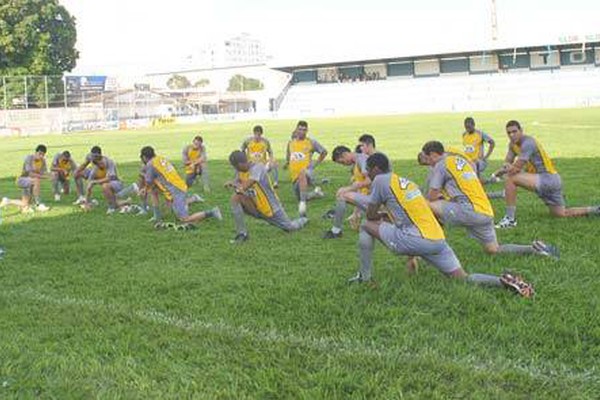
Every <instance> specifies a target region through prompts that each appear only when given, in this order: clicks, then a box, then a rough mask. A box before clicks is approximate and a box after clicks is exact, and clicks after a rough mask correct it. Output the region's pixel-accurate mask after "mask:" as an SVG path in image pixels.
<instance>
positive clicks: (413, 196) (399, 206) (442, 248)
mask: <svg viewBox="0 0 600 400" xmlns="http://www.w3.org/2000/svg"><path fill="white" fill-rule="evenodd" d="M367 168H368V171H369V176H370V178H371V181H372V183H371V201H370V202H369V205H368V207H367V222H366V223H364V224H363V226H362V228H361V231H360V235H359V254H360V269H359V272H358V274H357V275H356V276H355V277H353V278H351V279H350V281H351V282H369V283H370V284H371V285H373V281H372V280H371V274H372V269H373V248H374V239H378V240H379V241H381V242H382V243H383V244H384V245H385V246H386V247H388V248H389V249H390V250H391V251H392V252H394V253H396V254H398V255H406V256H408V257H409V262H408V267H409V271H412V272H414V271H415V270H416V263H417V261H416V257H422V258H424V259H425V260H427V261H428V262H429V263H431V264H433V265H434V266H435V267H436V268H437V269H438V270H439V271H440V272H442V273H444V274H445V275H446V276H449V277H452V278H457V279H465V280H467V281H469V282H474V283H477V284H483V285H490V286H498V287H502V286H505V287H507V288H509V289H511V290H513V291H515V292H517V293H518V294H520V295H522V296H525V297H530V296H532V295H533V287H532V286H531V285H530V284H528V283H526V282H524V281H523V280H522V279H520V278H519V277H518V276H515V275H512V274H504V275H502V276H494V275H487V274H467V273H466V272H465V271H464V270H463V268H462V266H461V264H460V262H459V261H458V258H457V257H456V255H455V254H454V251H453V250H452V249H451V248H450V246H449V245H448V243H446V239H445V235H444V232H443V230H442V228H441V226H440V225H439V223H438V222H437V220H436V218H435V216H434V215H433V212H432V211H431V209H430V208H429V206H428V205H427V201H426V200H425V198H424V197H423V195H422V194H421V191H420V190H419V187H418V186H417V185H415V184H414V183H413V182H411V181H409V180H408V179H405V178H402V177H400V176H398V175H396V174H394V173H393V172H392V171H391V170H390V165H389V161H388V159H387V157H386V156H385V155H383V154H381V153H377V154H374V155H372V156H370V157H369V159H368V160H367ZM381 206H384V207H385V209H386V210H387V215H388V216H389V218H390V219H391V222H387V221H384V219H382V215H381V214H380V212H379V209H380V207H381Z"/></svg>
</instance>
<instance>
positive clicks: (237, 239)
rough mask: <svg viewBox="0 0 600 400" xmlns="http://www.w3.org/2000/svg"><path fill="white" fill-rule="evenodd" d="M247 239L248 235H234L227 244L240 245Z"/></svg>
mask: <svg viewBox="0 0 600 400" xmlns="http://www.w3.org/2000/svg"><path fill="white" fill-rule="evenodd" d="M248 239H249V237H248V234H247V233H244V232H242V233H238V234H237V235H235V237H234V238H233V239H231V240H230V241H229V243H231V244H242V243H244V242H247V241H248Z"/></svg>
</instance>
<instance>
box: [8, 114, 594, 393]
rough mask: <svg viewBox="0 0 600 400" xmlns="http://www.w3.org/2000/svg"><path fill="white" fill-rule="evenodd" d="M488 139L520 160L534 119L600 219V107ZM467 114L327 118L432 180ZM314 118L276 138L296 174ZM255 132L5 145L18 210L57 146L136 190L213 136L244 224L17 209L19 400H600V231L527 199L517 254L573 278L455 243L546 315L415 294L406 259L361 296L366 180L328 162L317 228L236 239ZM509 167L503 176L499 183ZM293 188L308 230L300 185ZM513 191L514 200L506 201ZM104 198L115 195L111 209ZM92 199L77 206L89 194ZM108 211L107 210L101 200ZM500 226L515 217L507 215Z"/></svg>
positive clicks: (499, 303)
mask: <svg viewBox="0 0 600 400" xmlns="http://www.w3.org/2000/svg"><path fill="white" fill-rule="evenodd" d="M474 117H475V119H476V120H477V123H478V126H479V127H481V128H483V129H484V130H486V131H487V132H488V133H490V134H492V135H493V136H494V137H495V139H496V141H497V143H498V148H497V151H496V153H495V154H494V157H493V158H494V161H493V162H492V167H496V166H498V165H499V164H500V160H501V159H502V158H503V157H504V155H505V149H506V143H507V140H506V135H505V134H504V129H503V126H504V123H505V122H506V121H507V120H508V119H513V118H515V119H518V120H520V121H521V122H522V123H523V125H524V127H525V130H526V132H528V133H530V134H533V135H535V136H536V137H537V138H539V139H540V140H541V142H542V143H543V144H544V145H545V147H546V150H547V151H548V152H549V153H550V155H551V156H553V157H554V159H555V161H556V162H557V166H558V169H559V171H560V172H561V174H562V177H563V181H564V187H565V194H566V196H567V201H568V203H569V204H571V205H586V204H600V184H599V183H600V179H599V176H600V162H599V157H600V151H599V150H598V149H599V148H600V135H599V133H600V110H598V109H585V110H547V111H519V112H498V113H478V114H476V115H474ZM463 118H464V115H459V114H442V115H439V114H436V115H418V116H402V117H368V118H367V117H364V118H344V119H328V120H309V123H310V128H311V132H312V134H313V135H314V137H315V138H316V139H318V140H319V141H320V142H321V143H322V144H323V145H325V146H326V147H327V148H328V149H330V150H331V149H332V148H333V146H334V145H336V144H347V145H351V144H355V143H356V138H357V137H358V135H359V134H360V133H363V132H370V133H372V134H374V135H375V137H376V138H377V141H378V143H377V144H378V148H379V149H380V150H381V151H383V152H385V153H387V154H388V155H389V156H390V157H391V158H393V160H394V166H395V169H396V171H397V172H399V173H401V174H402V175H405V176H407V177H409V178H411V179H413V180H415V181H416V182H419V183H421V182H422V181H423V179H424V177H425V172H426V171H425V170H424V169H423V168H421V167H418V166H417V165H416V162H415V158H416V153H417V151H418V150H419V148H420V146H421V145H422V144H423V143H424V142H425V141H426V140H429V139H434V138H437V139H440V140H442V141H444V142H446V143H455V144H458V143H459V141H460V133H461V132H462V129H461V128H462V119H463ZM294 124H295V121H266V122H265V123H264V126H265V130H266V137H268V138H269V139H270V140H271V142H272V144H273V147H274V149H275V151H276V155H277V156H279V157H280V158H281V156H282V155H283V148H284V144H285V142H286V140H287V138H288V137H289V134H290V132H291V130H292V129H293V127H294ZM251 127H252V123H243V124H242V123H228V124H204V125H200V126H173V127H168V128H161V129H152V130H146V131H138V132H110V133H89V134H74V135H68V136H67V135H63V136H58V135H57V136H46V137H35V138H19V139H2V140H0V156H1V162H0V195H8V196H10V197H17V196H18V195H19V191H18V189H17V188H16V186H15V185H14V177H15V174H16V173H17V172H18V171H19V169H20V167H21V162H22V158H23V157H24V156H25V155H26V154H28V153H31V152H32V151H33V149H34V147H35V145H37V144H38V143H41V142H43V143H46V144H47V145H48V146H49V149H50V150H49V154H48V155H49V157H51V156H53V155H54V154H55V153H56V152H58V151H60V150H63V149H65V148H68V149H70V150H71V152H72V153H73V154H74V156H75V158H76V159H77V160H81V159H82V158H83V156H84V154H85V153H86V152H87V151H88V149H89V148H90V146H91V145H94V144H99V145H101V146H102V147H103V150H104V153H105V154H107V155H109V156H110V157H112V158H113V159H114V160H116V161H117V163H118V166H119V171H120V174H121V176H122V178H123V179H124V181H127V182H129V181H132V180H133V179H134V177H135V176H136V173H137V170H138V167H139V164H138V163H139V161H138V160H139V159H138V156H139V149H140V147H141V146H143V145H146V144H152V145H154V146H155V148H156V149H157V151H158V152H159V153H160V154H163V155H166V156H168V157H170V158H171V159H172V160H174V161H177V162H179V157H180V155H179V154H180V151H181V148H182V147H183V145H185V144H186V143H188V142H189V141H190V140H191V138H192V137H193V136H194V135H195V134H196V133H197V132H202V134H203V135H204V137H205V140H206V141H207V143H208V151H209V157H211V161H210V169H211V175H212V182H213V184H212V186H213V188H214V191H213V193H211V194H210V195H208V196H207V203H206V205H204V206H202V205H200V206H198V205H195V206H194V210H197V209H201V208H203V207H209V206H213V205H220V206H221V207H222V208H223V209H224V211H225V212H224V214H225V220H224V221H223V222H222V223H218V222H216V221H214V220H211V221H207V222H206V223H203V224H202V225H201V226H200V229H199V230H197V231H193V232H171V231H169V232H159V231H155V230H153V229H152V227H151V225H150V223H149V222H147V218H144V217H135V216H131V215H112V216H106V215H105V214H104V207H101V208H100V209H97V210H94V211H92V212H90V213H82V212H80V211H79V210H78V209H77V208H75V207H73V206H71V205H70V203H71V201H72V200H73V198H69V199H64V200H63V202H61V203H59V204H55V203H52V202H51V192H50V184H49V182H47V183H46V184H45V186H44V192H43V197H44V199H45V200H46V202H47V204H49V205H52V206H53V209H52V210H51V211H50V212H48V213H46V214H43V215H35V216H33V217H23V216H21V215H18V214H17V211H16V210H15V209H7V210H3V214H2V217H3V223H2V225H0V246H2V247H4V248H5V250H6V255H5V257H4V258H3V259H2V260H0V283H1V285H2V289H1V290H0V398H2V399H4V398H44V399H47V398H53V399H70V398H78V399H79V398H127V399H148V398H155V399H168V398H172V399H183V398H223V399H231V398H235V399H243V398H262V399H265V398H267V399H269V398H305V399H316V398H344V399H345V398H385V399H392V398H427V399H430V398H485V399H489V398H523V399H530V398H538V399H549V398H582V399H583V398H590V399H593V398H600V370H599V368H598V360H599V359H600V312H599V310H600V279H598V274H599V272H598V271H599V270H598V266H599V265H600V252H599V250H600V249H599V246H598V233H599V232H600V218H582V219H577V220H556V219H552V218H551V217H550V216H549V215H548V212H547V210H546V208H545V207H544V206H543V204H542V203H541V202H540V201H538V200H537V198H536V196H535V195H533V194H529V193H521V194H520V196H519V208H518V217H519V227H518V228H517V229H515V230H509V231H500V232H499V233H498V235H499V239H500V240H501V241H503V242H513V243H515V242H516V243H519V242H521V243H529V242H530V241H531V240H533V239H535V238H542V239H545V240H547V241H549V242H551V243H555V244H557V245H558V246H559V247H560V249H561V251H562V259H561V260H560V261H550V260H547V259H541V258H532V257H516V256H498V257H492V256H487V255H485V254H484V253H483V252H482V250H481V249H480V248H479V247H478V245H477V244H476V243H475V242H474V241H472V240H470V239H468V238H467V237H466V234H465V232H464V231H463V230H460V229H451V230H449V231H448V232H447V233H448V238H449V242H450V244H451V245H452V246H453V248H454V249H455V251H456V253H457V255H458V256H459V258H460V259H461V261H462V262H463V264H464V266H465V268H466V269H467V270H468V271H471V272H475V271H477V272H489V273H500V272H502V271H503V270H504V269H505V268H512V269H515V270H518V271H520V272H522V273H523V274H524V276H525V277H526V278H527V279H528V280H530V281H532V282H533V283H534V284H535V286H536V289H537V296H536V297H535V298H534V299H533V300H526V299H522V298H519V297H516V296H513V295H512V294H510V293H508V292H506V291H502V290H494V289H483V288H477V287H472V286H469V285H466V284H463V283H460V282H454V281H449V280H447V279H445V278H443V277H442V276H441V275H440V274H439V273H437V272H436V271H435V270H434V269H432V268H424V269H422V270H421V271H420V273H419V274H418V275H417V276H415V277H410V278H409V277H408V276H407V274H406V272H405V270H404V262H403V260H401V259H398V258H397V257H394V256H392V255H391V254H390V253H388V252H387V251H386V250H385V249H384V248H383V247H382V246H380V245H377V247H376V251H375V276H376V278H377V280H378V281H379V283H380V288H379V289H378V290H370V289H368V288H366V287H360V286H348V285H347V284H346V279H347V278H348V277H350V276H351V275H353V274H354V272H355V270H356V268H357V265H358V264H357V244H356V242H357V235H356V233H354V232H353V231H351V230H349V229H347V230H346V232H345V235H344V237H343V239H341V240H338V241H323V240H322V239H321V238H320V235H321V233H322V232H323V231H324V230H325V229H327V228H329V226H330V225H329V224H330V222H329V221H324V220H321V219H320V215H321V214H322V213H323V212H324V211H325V210H326V209H328V208H329V207H330V206H331V205H332V204H333V199H332V196H331V193H332V192H333V191H334V190H335V188H336V187H338V186H341V185H343V184H345V183H346V182H347V180H348V177H349V175H348V171H347V170H346V169H344V168H342V167H340V166H337V165H334V164H333V163H332V162H331V161H329V160H328V161H327V163H325V164H324V165H323V166H322V169H321V170H320V171H319V174H320V175H321V176H329V177H331V178H332V183H331V184H330V185H329V186H326V187H325V190H326V192H328V196H327V197H326V198H325V199H323V200H319V201H317V202H314V203H310V205H309V217H310V218H311V221H310V223H309V225H308V227H307V228H306V229H305V230H303V231H301V232H298V233H295V234H285V233H283V232H281V231H279V230H277V229H275V228H272V227H270V226H267V225H266V224H264V223H262V222H259V221H256V220H250V219H248V227H249V229H250V235H251V240H250V241H249V242H248V243H247V244H244V245H243V246H239V247H235V246H231V245H230V244H229V239H231V238H232V237H233V236H234V233H235V232H234V228H233V221H232V220H231V218H230V213H229V208H228V198H229V195H230V194H229V192H227V191H226V190H225V189H223V188H222V185H221V183H222V182H224V181H225V180H227V179H229V178H230V177H231V175H232V171H231V169H230V168H229V167H228V165H227V163H226V157H227V155H228V154H229V152H230V151H231V150H232V149H234V148H236V147H238V146H239V144H240V143H241V141H242V140H243V139H244V138H245V137H246V136H247V135H248V133H249V132H250V130H251ZM491 170H492V168H490V171H491ZM282 176H283V177H284V179H283V181H284V182H285V183H284V184H283V185H282V186H281V188H280V189H279V193H280V197H281V199H282V201H283V203H284V205H285V206H286V209H287V211H288V212H289V214H290V215H296V212H297V211H296V203H295V201H294V199H293V196H292V190H291V186H290V184H289V183H288V182H287V179H286V178H287V173H284V174H283V175H282ZM497 188H499V186H498V187H497ZM98 196H99V195H98ZM71 197H73V196H71ZM98 198H99V197H98ZM494 207H495V210H496V216H497V218H500V217H501V216H502V214H503V211H504V205H503V203H502V202H501V201H495V202H494Z"/></svg>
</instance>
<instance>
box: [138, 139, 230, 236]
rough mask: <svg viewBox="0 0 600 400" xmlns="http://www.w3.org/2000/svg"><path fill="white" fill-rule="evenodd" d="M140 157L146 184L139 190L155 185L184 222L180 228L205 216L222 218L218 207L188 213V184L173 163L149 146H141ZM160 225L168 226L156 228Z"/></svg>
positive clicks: (143, 191)
mask: <svg viewBox="0 0 600 400" xmlns="http://www.w3.org/2000/svg"><path fill="white" fill-rule="evenodd" d="M140 158H141V160H142V162H144V163H145V164H146V177H145V180H146V186H145V187H144V188H142V189H140V192H141V193H142V195H144V194H145V192H146V191H148V190H151V189H150V188H153V187H156V188H157V189H158V190H159V191H160V192H161V193H162V195H163V196H164V197H165V200H167V202H169V203H170V204H171V208H172V209H173V212H174V213H175V216H176V217H177V218H178V219H179V221H181V222H182V223H183V224H184V225H183V226H181V227H180V228H183V229H192V228H193V224H195V223H197V222H200V221H202V220H204V219H206V218H216V219H218V220H219V221H220V220H222V219H223V217H222V216H221V210H219V207H214V208H213V209H211V210H208V211H200V212H197V213H194V214H192V215H190V214H189V211H188V199H187V197H188V196H187V190H188V186H187V184H186V182H185V181H184V180H183V179H181V177H180V176H179V174H178V173H177V170H176V169H175V167H174V166H173V164H171V162H170V161H169V160H167V159H166V158H164V157H162V156H158V155H156V153H155V152H154V149H153V148H152V147H150V146H146V147H143V148H142V150H141V152H140ZM162 227H169V226H166V225H158V226H157V228H162Z"/></svg>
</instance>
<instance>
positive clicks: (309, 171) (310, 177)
mask: <svg viewBox="0 0 600 400" xmlns="http://www.w3.org/2000/svg"><path fill="white" fill-rule="evenodd" d="M313 175H314V172H313V170H312V169H311V168H307V169H306V182H307V183H308V186H311V185H312V184H313V180H314V177H313ZM294 193H295V194H296V198H297V199H298V200H300V182H298V179H296V180H295V181H294Z"/></svg>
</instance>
